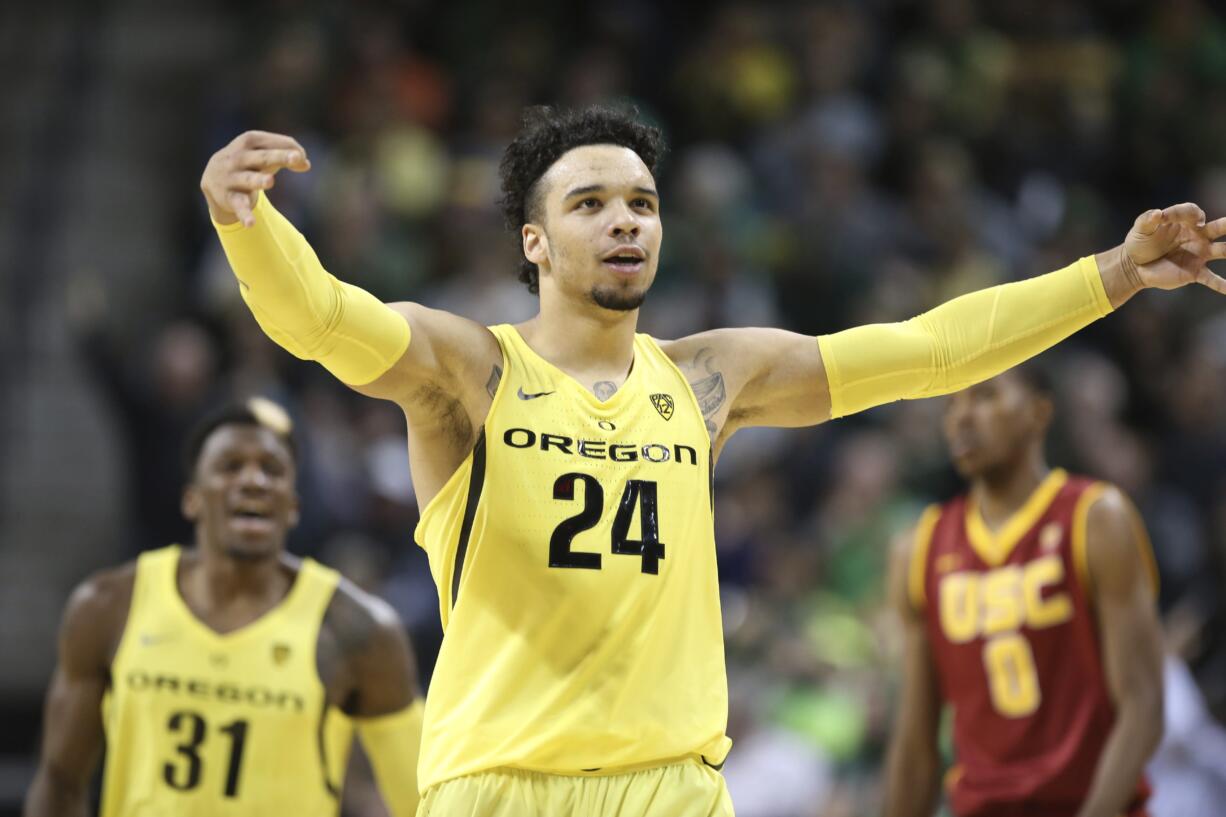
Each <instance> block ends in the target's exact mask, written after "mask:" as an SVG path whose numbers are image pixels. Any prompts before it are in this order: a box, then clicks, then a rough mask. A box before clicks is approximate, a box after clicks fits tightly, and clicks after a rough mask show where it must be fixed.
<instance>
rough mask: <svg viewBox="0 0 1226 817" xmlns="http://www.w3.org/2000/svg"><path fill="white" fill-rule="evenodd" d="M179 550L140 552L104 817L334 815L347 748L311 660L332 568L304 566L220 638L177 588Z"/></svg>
mask: <svg viewBox="0 0 1226 817" xmlns="http://www.w3.org/2000/svg"><path fill="white" fill-rule="evenodd" d="M178 563H179V548H178V547H169V548H163V549H161V550H156V551H152V552H150V553H145V554H143V555H142V556H141V557H140V559H139V560H138V562H137V568H136V583H135V585H134V587H133V590H132V604H131V607H130V609H129V612H128V621H127V625H126V626H125V627H124V633H123V637H122V639H121V641H120V645H119V650H118V652H117V653H116V655H115V660H114V662H113V663H112V665H111V690H110V692H109V693H108V694H107V697H106V699H105V700H104V702H103V710H102V711H103V723H104V726H105V728H106V739H107V756H106V769H105V772H104V784H103V786H104V787H103V795H102V817H130V816H131V817H135V815H141V817H145V815H176V816H178V817H182V816H183V815H187V816H188V817H190V816H191V815H200V817H203V815H252V817H254V815H269V814H293V815H295V817H314V816H315V815H321V816H322V815H328V816H329V817H332V815H336V814H337V813H338V811H339V799H338V792H339V789H340V785H341V780H342V775H343V770H344V768H345V764H346V761H347V758H348V753H349V749H350V746H351V745H352V736H353V732H352V725H351V723H350V721H349V720H348V718H346V717H344V715H342V714H341V713H339V712H337V711H335V710H329V709H328V707H327V705H326V698H325V690H324V687H323V683H322V682H321V681H320V680H319V673H318V670H317V669H316V666H315V646H316V642H317V639H318V637H319V627H320V622H321V621H322V619H323V614H324V611H325V610H326V609H327V606H328V603H329V601H330V600H331V598H332V593H333V591H334V590H335V589H336V584H337V580H338V576H337V574H336V572H335V571H333V570H330V569H328V568H325V567H322V566H321V565H319V564H317V563H315V562H313V561H311V560H310V559H306V560H304V561H303V562H302V565H301V567H300V569H299V571H298V575H297V577H296V578H295V580H294V584H293V587H292V588H291V589H290V592H289V594H288V595H287V596H286V597H285V599H284V601H282V602H281V604H279V605H278V606H277V607H275V608H274V609H273V610H271V611H270V612H268V613H267V614H265V615H264V616H262V617H261V618H259V619H258V620H256V621H255V622H253V623H251V624H249V625H247V626H246V627H243V628H242V629H240V630H237V631H235V632H233V633H230V634H228V635H218V634H217V633H215V632H214V631H212V630H210V629H209V628H208V627H206V626H205V625H204V624H203V623H202V622H201V621H200V620H199V619H197V618H196V617H195V615H193V614H192V612H191V611H190V610H189V609H188V607H187V604H186V603H185V602H184V601H183V598H182V596H181V595H180V594H179V590H178V586H177V582H176V578H175V576H176V572H177V569H178Z"/></svg>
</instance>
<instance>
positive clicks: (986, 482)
mask: <svg viewBox="0 0 1226 817" xmlns="http://www.w3.org/2000/svg"><path fill="white" fill-rule="evenodd" d="M1049 473H1051V468H1050V467H1048V465H1047V462H1046V461H1045V460H1044V459H1043V457H1042V456H1041V455H1037V454H1030V455H1027V456H1026V457H1025V458H1024V459H1023V460H1022V461H1021V462H1018V463H1016V464H1013V465H1010V466H1009V467H1006V468H1000V469H996V470H993V471H990V472H988V473H986V474H984V475H982V476H980V477H979V478H978V479H976V480H975V483H974V485H973V486H972V487H971V494H972V496H973V498H974V500H975V503H976V504H977V505H978V507H979V514H980V516H982V517H983V521H984V523H985V524H986V525H987V526H988V528H989V529H991V530H996V529H998V528H999V527H1000V526H1001V525H1003V524H1005V522H1006V521H1008V519H1009V517H1011V516H1012V515H1013V514H1015V513H1017V512H1018V511H1019V510H1021V508H1022V506H1023V505H1025V504H1026V500H1028V499H1030V497H1031V495H1032V494H1033V493H1034V492H1035V490H1036V489H1038V487H1039V486H1040V485H1041V484H1042V483H1043V480H1044V479H1046V478H1047V475H1048V474H1049Z"/></svg>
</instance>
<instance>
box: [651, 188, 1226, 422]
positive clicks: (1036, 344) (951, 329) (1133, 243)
mask: <svg viewBox="0 0 1226 817" xmlns="http://www.w3.org/2000/svg"><path fill="white" fill-rule="evenodd" d="M1223 235H1226V218H1223V219H1218V220H1217V221H1213V222H1210V223H1208V224H1206V223H1205V215H1204V212H1203V211H1201V209H1200V208H1199V207H1197V206H1196V205H1194V204H1179V205H1175V206H1173V207H1168V208H1167V209H1165V210H1150V211H1148V212H1146V213H1144V214H1142V215H1141V216H1139V217H1138V218H1137V220H1136V222H1135V223H1134V224H1133V227H1132V230H1131V231H1130V232H1129V234H1128V236H1127V238H1126V239H1125V240H1124V243H1123V244H1121V245H1120V246H1118V247H1116V248H1114V249H1112V250H1108V251H1106V252H1103V253H1099V254H1098V255H1096V256H1091V257H1087V258H1083V259H1081V260H1080V261H1078V262H1076V263H1074V264H1071V265H1070V266H1068V267H1065V268H1064V269H1061V270H1058V271H1056V272H1052V273H1048V274H1046V275H1042V276H1039V277H1037V278H1031V279H1029V280H1025V281H1018V282H1015V283H1010V284H1004V285H1001V286H996V287H991V288H989V289H984V290H980V291H979V292H973V293H971V294H969V295H964V296H962V297H960V298H956V299H954V300H952V301H949V302H948V303H945V304H942V305H941V306H938V307H937V308H935V309H933V310H931V311H929V312H926V313H924V314H923V315H919V316H917V317H915V318H912V319H911V320H908V321H902V322H899V323H889V324H873V325H870V326H860V327H856V328H854V329H848V330H846V331H844V332H839V333H837V334H834V335H826V336H823V337H820V338H818V339H817V342H814V339H813V338H811V337H807V336H804V335H798V334H795V333H791V332H784V331H781V330H774V329H725V330H717V331H715V332H706V333H702V334H700V335H694V336H691V337H689V338H684V339H682V340H679V341H674V342H672V343H671V344H669V346H668V348H667V351H668V353H669V354H670V356H672V357H673V359H674V360H676V361H677V362H678V364H679V365H680V366H681V367H682V370H683V371H684V372H685V373H686V374H687V377H688V378H689V380H690V382H691V384H692V385H693V386H694V390H695V393H696V394H698V397H699V402H700V403H701V404H703V408H704V413H706V409H707V408H708V406H709V407H711V408H712V409H713V413H712V414H711V415H709V417H708V421H709V425H710V426H711V428H712V429H713V431H714V432H717V433H718V436H719V438H721V439H723V438H726V437H727V436H728V435H729V434H730V433H732V432H733V431H735V430H736V429H737V428H740V427H744V426H753V425H769V426H799V425H812V424H815V423H820V422H823V421H825V420H827V419H830V418H832V417H841V416H844V415H847V414H854V413H855V412H858V411H863V410H864V409H867V408H871V407H873V406H878V405H882V404H884V403H890V402H893V401H895V400H905V399H915V398H921V397H934V396H937V395H941V394H949V393H952V392H955V391H959V390H961V389H963V388H966V387H967V386H970V385H973V384H974V383H978V382H980V381H982V380H986V379H988V378H990V377H994V376H995V375H997V374H1000V373H1001V372H1003V371H1005V370H1006V369H1009V368H1010V367H1012V366H1015V365H1017V364H1018V363H1021V362H1022V361H1024V360H1026V359H1027V358H1030V357H1033V356H1034V355H1036V354H1038V353H1039V352H1042V351H1043V350H1044V349H1047V348H1048V347H1050V346H1052V345H1054V344H1056V343H1058V342H1059V341H1061V340H1063V339H1064V338H1066V337H1068V336H1069V335H1071V334H1073V333H1074V332H1076V331H1077V330H1079V329H1081V328H1082V327H1084V326H1086V325H1088V324H1089V323H1091V322H1093V321H1095V320H1097V319H1098V318H1100V317H1103V316H1104V315H1107V314H1108V313H1110V312H1111V311H1112V310H1113V309H1115V308H1117V307H1119V306H1121V305H1122V304H1123V303H1124V302H1125V301H1127V300H1128V299H1129V298H1131V297H1132V296H1133V295H1134V294H1136V293H1137V292H1139V291H1140V290H1142V289H1145V288H1155V289H1175V288H1177V287H1182V286H1186V285H1188V284H1193V283H1196V284H1201V285H1203V286H1206V287H1209V288H1210V289H1213V290H1214V291H1216V292H1221V293H1226V281H1224V280H1223V279H1222V278H1220V277H1218V276H1217V275H1215V274H1214V273H1212V272H1211V271H1210V270H1209V268H1208V266H1207V264H1208V262H1209V261H1212V260H1216V259H1221V258H1226V244H1223V243H1216V239H1218V238H1220V237H1221V236H1223ZM713 375H718V381H717V382H716V381H712V380H711V377H712V376H713ZM700 383H701V384H703V385H705V386H711V387H712V388H710V389H708V391H707V396H708V397H709V401H707V402H705V403H704V394H702V393H699V384H700Z"/></svg>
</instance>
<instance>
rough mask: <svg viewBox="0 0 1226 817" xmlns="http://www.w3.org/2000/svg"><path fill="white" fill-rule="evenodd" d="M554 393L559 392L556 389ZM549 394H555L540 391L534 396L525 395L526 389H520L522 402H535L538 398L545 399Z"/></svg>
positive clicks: (534, 393) (521, 387)
mask: <svg viewBox="0 0 1226 817" xmlns="http://www.w3.org/2000/svg"><path fill="white" fill-rule="evenodd" d="M554 391H557V389H554ZM547 394H553V392H552V391H538V392H533V393H532V394H525V393H524V387H523V386H520V387H519V399H520V400H535V399H536V398H538V397H544V396H545V395H547Z"/></svg>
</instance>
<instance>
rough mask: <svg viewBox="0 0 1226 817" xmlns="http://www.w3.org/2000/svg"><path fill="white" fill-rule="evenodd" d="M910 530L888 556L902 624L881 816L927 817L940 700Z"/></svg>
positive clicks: (936, 779)
mask: <svg viewBox="0 0 1226 817" xmlns="http://www.w3.org/2000/svg"><path fill="white" fill-rule="evenodd" d="M916 535H917V534H916V531H911V532H909V533H906V534H904V535H900V536H898V537H897V538H896V539H895V541H894V544H893V548H892V550H891V555H890V570H889V579H888V588H887V594H888V597H889V603H890V606H891V607H892V608H893V609H894V612H895V613H896V614H897V616H898V619H899V622H900V623H901V625H902V635H903V665H902V690H901V692H902V694H901V696H900V699H899V703H898V711H897V713H896V716H895V720H894V729H893V730H892V732H891V735H890V745H889V749H888V752H887V754H886V774H885V777H886V784H885V815H886V817H932V815H933V814H934V813H935V812H936V805H937V797H938V794H939V793H940V776H941V756H940V753H939V752H938V750H937V730H938V728H939V726H940V722H941V697H940V692H939V690H938V686H937V677H936V668H935V667H934V665H933V659H932V650H931V649H930V648H929V645H928V632H927V629H926V628H925V626H924V612H923V610H921V609H920V608H919V607H918V606H917V603H916V602H917V599H916V598H915V592H914V589H913V584H912V579H911V571H912V561H913V558H914V553H915V543H916Z"/></svg>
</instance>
